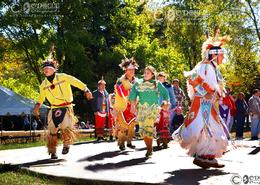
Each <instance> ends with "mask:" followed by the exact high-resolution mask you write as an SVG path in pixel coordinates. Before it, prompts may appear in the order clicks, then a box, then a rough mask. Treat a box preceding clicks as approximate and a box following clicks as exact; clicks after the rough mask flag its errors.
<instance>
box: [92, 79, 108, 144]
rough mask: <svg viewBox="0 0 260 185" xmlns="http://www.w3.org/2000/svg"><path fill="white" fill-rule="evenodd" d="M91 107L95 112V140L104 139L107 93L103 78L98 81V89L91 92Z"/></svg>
mask: <svg viewBox="0 0 260 185" xmlns="http://www.w3.org/2000/svg"><path fill="white" fill-rule="evenodd" d="M91 105H92V109H93V112H94V114H95V131H96V137H97V141H100V140H105V138H104V129H105V123H106V117H107V115H108V112H109V100H108V93H107V91H106V82H105V81H104V80H103V78H102V80H99V81H98V89H97V90H95V91H94V92H93V100H92V103H91Z"/></svg>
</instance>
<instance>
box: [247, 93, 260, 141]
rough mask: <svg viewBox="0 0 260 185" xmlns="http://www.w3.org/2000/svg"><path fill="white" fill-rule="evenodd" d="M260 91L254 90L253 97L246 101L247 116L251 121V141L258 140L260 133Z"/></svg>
mask: <svg viewBox="0 0 260 185" xmlns="http://www.w3.org/2000/svg"><path fill="white" fill-rule="evenodd" d="M259 96H260V90H259V89H254V90H253V95H252V96H251V98H250V99H249V101H248V106H249V115H250V119H251V139H252V140H258V134H259V132H260V97H259Z"/></svg>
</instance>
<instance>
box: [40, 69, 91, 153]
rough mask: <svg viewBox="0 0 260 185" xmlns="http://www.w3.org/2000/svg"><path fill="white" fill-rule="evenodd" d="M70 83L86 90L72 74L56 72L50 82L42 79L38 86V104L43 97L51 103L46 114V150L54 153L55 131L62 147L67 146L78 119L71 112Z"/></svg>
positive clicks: (55, 144) (70, 142)
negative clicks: (59, 135) (61, 141)
mask: <svg viewBox="0 0 260 185" xmlns="http://www.w3.org/2000/svg"><path fill="white" fill-rule="evenodd" d="M71 85H72V86H74V87H77V88H79V89H81V90H86V89H87V86H86V85H85V84H84V83H82V82H81V81H79V80H78V79H76V78H74V77H73V76H70V75H67V74H63V73H56V74H55V77H54V79H53V81H52V83H51V82H49V81H48V80H47V78H45V79H44V81H43V82H42V84H41V86H40V96H39V99H38V104H39V105H41V104H42V103H43V101H44V100H45V98H46V99H47V100H48V101H49V102H50V104H51V110H50V111H49V114H48V134H47V140H48V145H47V147H48V152H49V153H50V154H54V153H56V148H57V132H58V130H60V131H61V136H62V140H63V145H64V147H67V148H68V147H69V145H70V144H73V142H74V141H75V135H74V131H73V125H74V124H75V123H76V122H77V121H78V120H77V118H76V117H75V116H74V112H73V107H72V106H73V105H72V101H73V96H72V90H71Z"/></svg>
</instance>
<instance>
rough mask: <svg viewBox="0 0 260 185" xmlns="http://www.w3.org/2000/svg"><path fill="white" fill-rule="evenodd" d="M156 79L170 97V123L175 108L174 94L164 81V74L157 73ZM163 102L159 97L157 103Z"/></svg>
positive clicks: (165, 75)
mask: <svg viewBox="0 0 260 185" xmlns="http://www.w3.org/2000/svg"><path fill="white" fill-rule="evenodd" d="M157 79H158V80H159V81H160V82H161V83H162V84H163V86H164V87H165V88H166V90H167V91H168V94H169V97H170V103H171V105H170V108H169V111H170V120H169V123H171V122H172V119H173V117H174V115H175V111H174V110H175V108H176V98H175V94H174V92H173V87H172V85H171V84H169V83H168V82H167V81H166V79H167V74H165V73H164V72H160V73H158V76H157ZM162 102H163V97H162V96H160V100H159V103H160V104H162ZM169 127H170V130H173V128H171V124H169Z"/></svg>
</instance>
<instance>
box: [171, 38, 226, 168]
mask: <svg viewBox="0 0 260 185" xmlns="http://www.w3.org/2000/svg"><path fill="white" fill-rule="evenodd" d="M208 42H210V41H207V44H208V45H209V43H208ZM205 44H206V43H205ZM215 44H216V43H212V46H211V47H212V50H211V49H209V51H208V48H207V49H206V50H207V51H206V52H207V54H208V53H209V54H210V53H213V52H216V53H218V52H221V51H222V50H221V48H220V46H221V44H219V43H217V46H215ZM207 47H208V46H207ZM215 48H217V49H215ZM186 76H188V82H187V83H188V94H189V97H190V99H191V100H192V103H191V107H190V110H189V113H188V115H187V117H186V119H185V121H184V124H183V125H182V126H181V127H180V128H179V129H178V130H176V131H175V132H174V133H173V138H174V139H178V140H179V142H180V145H181V146H182V147H183V148H185V149H187V150H188V154H189V155H190V156H195V159H202V161H203V160H205V159H206V161H207V162H209V163H210V162H212V163H214V164H216V165H217V163H216V160H215V158H219V157H221V156H222V155H223V153H224V152H225V151H226V148H227V145H228V140H227V135H226V134H225V132H226V133H229V132H228V129H227V127H226V125H225V123H224V122H223V120H222V118H221V117H220V115H219V109H218V97H221V96H223V94H224V93H223V78H222V75H221V73H220V71H219V68H218V65H217V63H216V62H215V61H214V60H212V59H211V58H209V59H208V58H205V59H204V60H203V61H202V62H200V63H199V64H197V65H196V66H195V68H194V69H193V70H192V71H190V72H187V73H186ZM206 95H207V97H206ZM208 96H211V97H210V98H208ZM216 165H215V166H214V165H213V166H211V167H217V166H216ZM223 166H224V165H223ZM223 166H222V167H223ZM204 167H205V166H204ZM218 167H219V166H218Z"/></svg>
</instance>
